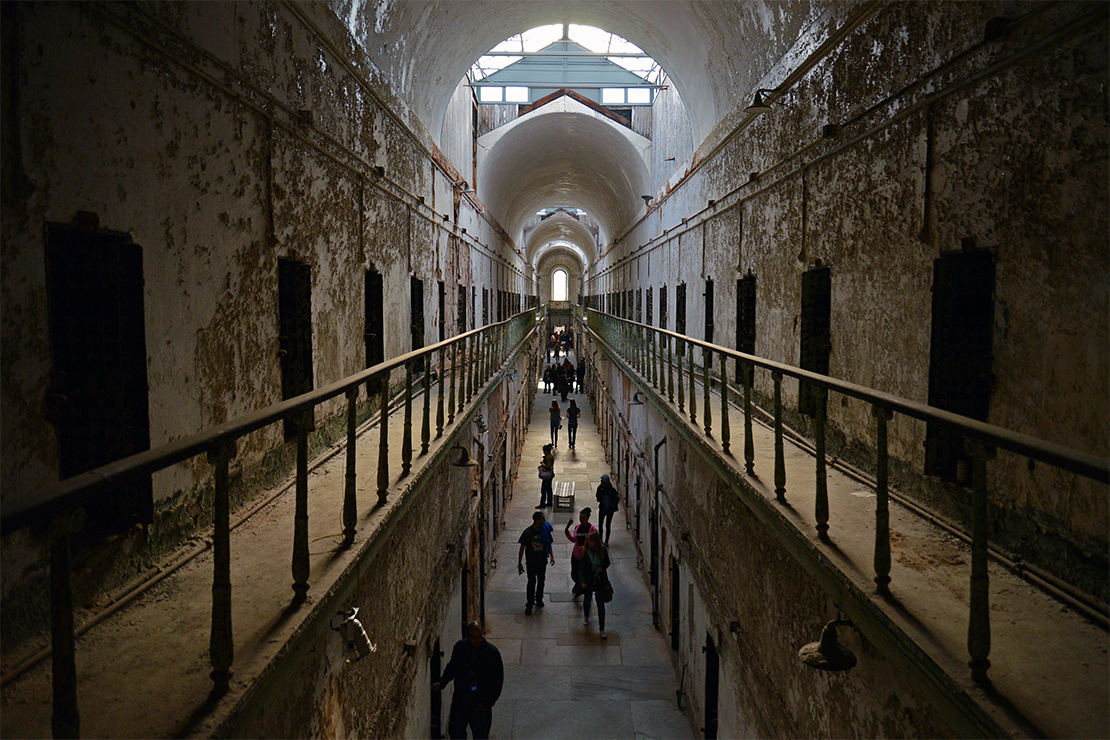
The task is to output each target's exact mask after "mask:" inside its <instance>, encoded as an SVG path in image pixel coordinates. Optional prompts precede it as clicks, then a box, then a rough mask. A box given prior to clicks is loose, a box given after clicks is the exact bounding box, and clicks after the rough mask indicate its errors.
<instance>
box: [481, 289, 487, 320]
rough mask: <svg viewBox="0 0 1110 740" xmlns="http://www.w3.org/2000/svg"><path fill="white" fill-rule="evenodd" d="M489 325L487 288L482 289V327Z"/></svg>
mask: <svg viewBox="0 0 1110 740" xmlns="http://www.w3.org/2000/svg"><path fill="white" fill-rule="evenodd" d="M487 324H489V288H482V326H486V325H487Z"/></svg>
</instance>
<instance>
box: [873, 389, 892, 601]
mask: <svg viewBox="0 0 1110 740" xmlns="http://www.w3.org/2000/svg"><path fill="white" fill-rule="evenodd" d="M871 414H872V416H874V417H875V421H876V426H877V428H876V430H875V453H876V459H875V585H876V586H878V589H879V593H880V594H888V593H890V590H889V585H890V503H889V492H888V490H887V480H888V475H889V472H888V471H889V461H888V459H887V438H886V426H887V422H888V421H889V420H890V418H891V416H893V414H892V413H891V411H890V410H889V409H885V408H883V407H882V406H872V407H871Z"/></svg>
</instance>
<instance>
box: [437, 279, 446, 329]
mask: <svg viewBox="0 0 1110 740" xmlns="http://www.w3.org/2000/svg"><path fill="white" fill-rule="evenodd" d="M446 338H447V285H446V284H445V283H444V282H443V281H442V280H440V281H439V341H441V342H442V341H443V340H444V339H446Z"/></svg>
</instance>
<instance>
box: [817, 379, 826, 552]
mask: <svg viewBox="0 0 1110 740" xmlns="http://www.w3.org/2000/svg"><path fill="white" fill-rule="evenodd" d="M814 396H815V397H816V398H815V400H816V402H817V409H816V411H817V413H816V415H815V418H814V423H813V427H814V439H815V443H814V456H815V457H816V458H817V466H816V470H817V480H816V481H815V486H816V487H815V489H814V493H815V495H816V501H815V503H814V515H815V518H816V519H817V536H818V537H819V538H821V539H822V540H828V539H829V487H828V477H827V475H826V472H825V414H826V413H827V409H828V400H829V391H828V389H827V388H825V387H824V386H817V387H816V388H814Z"/></svg>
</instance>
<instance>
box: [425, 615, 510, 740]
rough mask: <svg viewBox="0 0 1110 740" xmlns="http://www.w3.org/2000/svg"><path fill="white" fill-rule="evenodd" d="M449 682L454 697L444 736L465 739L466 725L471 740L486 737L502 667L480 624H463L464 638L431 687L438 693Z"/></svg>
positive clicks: (499, 690)
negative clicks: (453, 687)
mask: <svg viewBox="0 0 1110 740" xmlns="http://www.w3.org/2000/svg"><path fill="white" fill-rule="evenodd" d="M452 679H455V695H454V696H453V697H452V698H451V714H450V716H449V717H448V719H447V734H448V735H449V736H450V737H451V738H461V739H462V740H466V727H467V725H470V731H471V733H473V735H474V738H475V740H478V738H488V737H489V728H490V725H491V724H492V723H493V705H494V704H495V703H497V698H498V697H499V696H501V685H502V684H503V683H504V682H505V668H504V666H503V665H502V663H501V653H500V652H499V651H498V650H497V648H495V647H494V646H493V645H490V644H489V643H488V642H486V630H485V627H483V626H482V623H481V622H471V623H470V624H468V625H467V627H466V639H465V640H459V641H458V642H456V643H455V647H454V649H452V650H451V660H450V661H449V662H448V663H447V667H446V668H444V669H443V675H442V676H441V677H440V679H439V681H437V682H435V683H433V684H432V688H433V689H434V690H436V691H439V690H440V689H442V688H443V686H444V685H445V684H447V683H449V682H450V681H451V680H452Z"/></svg>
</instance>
